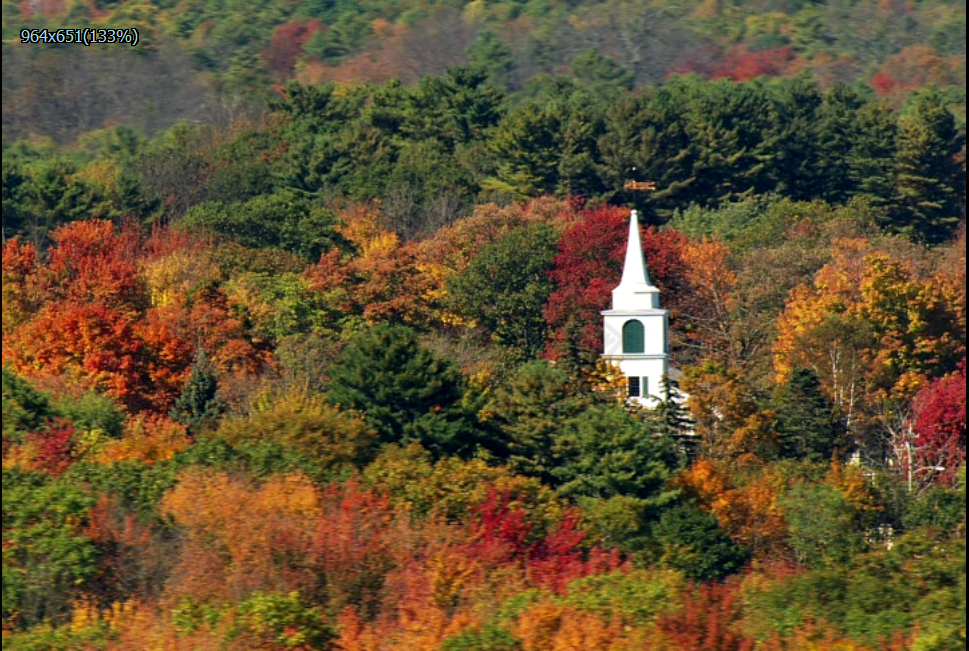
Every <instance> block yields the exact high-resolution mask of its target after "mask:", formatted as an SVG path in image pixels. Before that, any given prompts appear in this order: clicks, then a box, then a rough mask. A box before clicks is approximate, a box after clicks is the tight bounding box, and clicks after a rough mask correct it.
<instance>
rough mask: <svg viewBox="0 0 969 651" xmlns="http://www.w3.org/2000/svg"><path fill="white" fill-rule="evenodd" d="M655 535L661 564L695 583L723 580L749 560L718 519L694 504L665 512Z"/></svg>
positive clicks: (746, 552) (672, 508) (746, 553)
mask: <svg viewBox="0 0 969 651" xmlns="http://www.w3.org/2000/svg"><path fill="white" fill-rule="evenodd" d="M652 535H653V538H654V540H655V544H656V545H657V547H658V551H657V553H658V555H659V561H660V562H661V563H662V564H663V565H667V566H669V567H672V568H673V569H675V570H679V571H681V572H683V574H684V575H686V576H687V577H689V578H691V579H693V580H695V581H710V580H721V579H723V578H725V577H727V576H729V575H731V574H734V573H735V572H737V571H738V570H740V568H742V567H743V566H744V564H745V563H746V562H747V560H748V558H749V557H750V553H749V552H748V551H747V550H746V549H744V548H743V547H740V546H738V545H737V544H736V543H734V542H733V541H732V540H731V539H730V537H729V536H728V535H727V534H726V533H724V532H723V530H722V529H721V528H720V524H719V523H718V522H717V518H716V516H714V515H713V514H712V513H707V512H706V511H703V510H702V509H700V508H699V506H697V505H696V504H695V503H693V502H682V503H679V504H677V505H675V506H673V507H671V508H669V509H666V510H665V511H663V514H662V515H661V516H660V518H659V521H658V522H657V523H656V524H655V525H654V526H653V529H652Z"/></svg>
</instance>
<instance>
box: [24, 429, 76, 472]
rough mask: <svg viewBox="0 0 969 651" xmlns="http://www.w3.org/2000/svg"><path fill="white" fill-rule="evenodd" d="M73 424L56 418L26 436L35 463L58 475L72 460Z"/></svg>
mask: <svg viewBox="0 0 969 651" xmlns="http://www.w3.org/2000/svg"><path fill="white" fill-rule="evenodd" d="M74 434H75V430H74V425H73V424H72V423H70V422H68V421H62V420H58V421H56V422H53V423H50V424H49V426H48V427H47V429H45V430H43V431H40V432H34V433H32V434H29V435H28V436H27V440H28V441H29V442H30V443H32V444H33V446H34V450H35V454H36V455H37V457H36V458H37V465H38V466H39V467H40V468H41V469H42V470H46V471H47V472H49V473H50V474H52V475H55V476H56V475H60V474H61V473H62V472H64V471H65V470H67V469H68V468H69V467H70V465H71V464H72V463H73V462H74V447H75V445H74V443H75V441H74Z"/></svg>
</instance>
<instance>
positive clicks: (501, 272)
mask: <svg viewBox="0 0 969 651" xmlns="http://www.w3.org/2000/svg"><path fill="white" fill-rule="evenodd" d="M557 242H558V233H556V232H555V230H553V229H552V228H551V227H550V226H547V225H545V224H533V225H529V226H523V227H521V228H517V229H515V230H513V231H511V232H509V233H508V234H506V235H504V236H503V237H502V238H501V239H499V240H498V241H496V242H494V243H492V244H490V245H488V246H486V247H485V248H484V249H482V250H481V252H480V253H479V254H478V255H477V257H475V258H474V259H473V260H472V261H471V264H470V265H468V267H467V268H466V269H465V270H464V271H462V272H460V273H459V274H457V275H456V276H454V277H453V278H452V279H451V280H450V281H449V282H448V292H449V295H448V301H449V304H450V306H451V308H452V309H453V310H455V311H456V312H457V313H459V314H461V315H462V316H463V317H465V318H466V319H469V320H473V321H475V322H477V323H478V324H479V325H480V326H482V327H483V328H484V329H485V330H486V331H487V332H489V333H490V334H491V335H492V336H493V337H494V340H495V341H496V342H497V343H499V344H501V345H503V346H507V347H509V348H511V349H513V350H515V351H517V353H518V354H519V355H520V356H522V357H523V358H525V359H528V358H531V357H534V356H535V355H537V354H538V353H539V352H540V351H541V350H542V349H543V348H544V346H545V331H546V328H547V326H546V323H545V318H544V316H543V313H542V308H543V307H544V305H545V303H546V301H547V300H548V297H549V295H550V294H551V293H552V289H553V285H552V281H551V279H550V278H549V271H551V269H552V262H553V260H554V258H555V254H556V253H557Z"/></svg>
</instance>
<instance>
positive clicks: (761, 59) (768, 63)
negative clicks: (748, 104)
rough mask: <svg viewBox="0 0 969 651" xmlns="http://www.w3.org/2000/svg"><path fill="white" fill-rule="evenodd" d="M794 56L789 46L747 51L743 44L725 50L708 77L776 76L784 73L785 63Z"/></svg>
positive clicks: (745, 79)
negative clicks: (724, 53)
mask: <svg viewBox="0 0 969 651" xmlns="http://www.w3.org/2000/svg"><path fill="white" fill-rule="evenodd" d="M793 58H794V51H793V50H792V49H791V47H790V46H787V45H785V46H783V47H775V48H770V49H767V50H759V51H757V52H748V51H747V48H746V47H744V46H742V45H741V46H738V47H737V48H735V49H733V50H731V51H730V52H727V54H726V55H725V56H724V57H723V58H722V59H720V60H719V61H718V62H717V64H716V65H714V66H713V68H712V70H711V71H710V73H709V77H710V79H720V78H723V77H726V78H727V79H732V80H733V81H750V80H751V79H756V78H757V77H763V76H768V77H776V76H779V75H783V74H784V69H785V67H786V66H787V63H788V62H789V61H790V60H791V59H793Z"/></svg>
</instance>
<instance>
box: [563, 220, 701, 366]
mask: <svg viewBox="0 0 969 651" xmlns="http://www.w3.org/2000/svg"><path fill="white" fill-rule="evenodd" d="M628 220H629V213H628V211H626V210H625V209H624V208H619V207H613V206H598V207H594V208H587V209H585V210H583V211H582V212H581V215H580V220H579V221H578V222H577V223H576V224H574V225H573V226H571V227H570V228H568V229H567V230H566V231H565V233H564V234H563V235H562V239H561V240H560V241H559V254H558V255H557V256H556V258H555V268H554V269H553V270H552V273H551V276H552V280H553V281H554V282H555V285H556V289H555V291H554V292H553V293H552V295H551V296H550V297H549V299H548V303H547V304H546V306H545V319H546V321H547V322H548V324H549V327H550V329H551V331H552V343H551V344H550V346H549V351H548V353H549V356H550V357H553V358H557V357H559V356H560V355H561V354H562V353H563V352H564V350H565V349H566V347H567V346H568V345H578V347H579V348H581V349H585V350H588V351H597V350H599V348H600V345H601V337H602V333H601V328H600V326H601V322H602V319H601V317H600V315H599V312H600V311H601V310H603V309H605V308H607V307H609V301H610V295H611V294H610V292H611V291H612V289H613V288H614V287H615V286H616V285H617V284H619V278H620V277H621V276H622V265H623V260H624V259H625V254H626V236H627V233H628V229H629V226H628V223H629V222H628ZM642 242H643V251H644V253H645V255H646V266H647V268H648V271H649V275H650V279H651V280H652V281H653V282H654V283H656V285H657V287H659V289H660V291H661V292H663V296H664V298H673V299H674V300H675V296H676V295H677V294H678V293H680V292H679V290H681V289H682V288H683V286H684V284H685V281H684V274H685V269H686V264H685V263H684V261H683V253H682V251H683V246H684V244H685V243H686V238H685V237H684V236H683V235H682V234H680V233H678V232H676V231H672V230H666V231H662V232H659V231H657V230H656V229H654V228H653V227H649V228H647V229H645V230H643V232H642ZM670 307H671V308H675V303H674V304H672V305H670Z"/></svg>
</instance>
